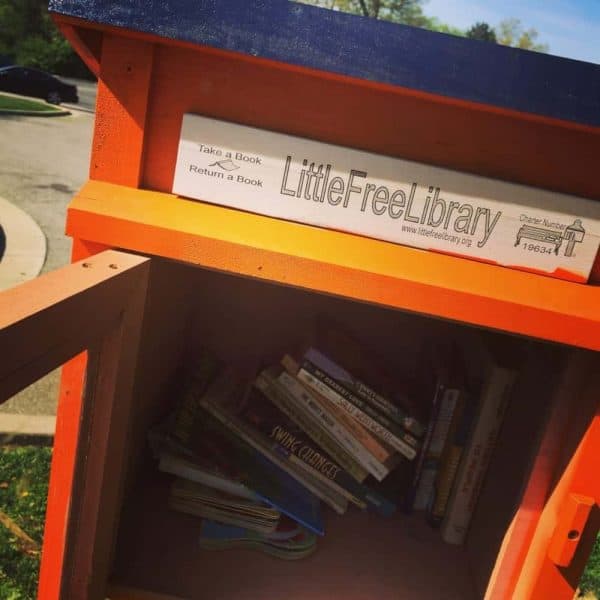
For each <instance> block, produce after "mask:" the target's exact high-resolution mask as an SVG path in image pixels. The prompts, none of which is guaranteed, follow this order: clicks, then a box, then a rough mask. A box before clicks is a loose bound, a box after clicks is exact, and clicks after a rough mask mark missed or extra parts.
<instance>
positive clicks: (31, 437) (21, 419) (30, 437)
mask: <svg viewBox="0 0 600 600" xmlns="http://www.w3.org/2000/svg"><path fill="white" fill-rule="evenodd" d="M55 428H56V417H55V416H54V415H23V414H18V413H5V412H0V445H9V444H13V445H24V444H33V445H48V444H52V440H53V439H54V430H55Z"/></svg>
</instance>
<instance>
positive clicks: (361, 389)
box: [305, 348, 424, 437]
mask: <svg viewBox="0 0 600 600" xmlns="http://www.w3.org/2000/svg"><path fill="white" fill-rule="evenodd" d="M305 358H306V360H307V361H308V362H311V363H312V364H313V365H315V367H317V368H319V369H321V370H322V371H324V372H325V373H327V375H329V376H330V377H331V378H332V379H334V380H335V381H337V382H338V383H339V384H340V385H341V386H343V387H345V388H346V389H347V390H348V391H349V392H352V393H355V394H358V396H359V397H361V398H362V399H363V400H365V401H366V402H368V403H369V404H371V405H372V406H373V407H374V408H376V409H378V410H379V411H381V412H383V413H384V414H386V415H387V416H388V417H389V418H390V419H392V420H393V421H395V422H396V423H398V425H400V426H402V427H404V428H405V429H406V430H407V431H408V432H410V433H412V434H413V435H415V436H417V437H421V436H422V435H423V433H424V428H423V426H422V425H421V423H419V422H418V421H417V420H416V419H415V418H414V417H411V416H410V414H409V413H408V411H406V410H404V409H403V408H402V407H400V406H397V405H395V404H393V403H392V402H390V401H389V400H388V399H387V398H385V397H384V396H382V395H381V394H378V393H377V392H376V391H375V390H373V389H371V388H370V387H369V386H368V385H366V384H365V383H363V382H362V381H360V380H359V379H356V378H355V377H353V376H352V375H351V374H350V373H348V372H347V371H346V370H345V369H343V368H342V367H340V366H339V365H338V364H336V363H335V362H334V361H333V360H331V359H330V358H329V357H328V356H325V355H324V354H322V353H321V352H319V351H318V350H316V349H314V348H310V349H309V350H308V351H307V353H306V354H305ZM336 373H343V375H344V380H343V381H342V380H340V379H339V377H336V375H335V374H336Z"/></svg>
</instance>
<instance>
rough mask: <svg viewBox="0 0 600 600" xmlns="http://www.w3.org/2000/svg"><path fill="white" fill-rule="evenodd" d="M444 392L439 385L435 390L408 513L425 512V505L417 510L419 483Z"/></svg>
mask: <svg viewBox="0 0 600 600" xmlns="http://www.w3.org/2000/svg"><path fill="white" fill-rule="evenodd" d="M443 392H444V386H443V385H441V384H439V383H438V384H437V385H436V388H435V393H434V395H433V401H432V404H431V412H430V416H429V421H428V423H427V429H426V431H425V436H424V438H423V444H422V446H421V451H420V452H419V455H418V457H417V464H416V466H415V473H414V476H413V480H412V482H411V485H410V489H409V491H408V493H407V494H406V498H405V501H404V506H403V508H404V510H405V511H407V512H410V511H412V510H424V508H425V506H426V504H425V505H423V508H420V509H417V508H416V497H417V490H418V488H419V482H420V481H421V477H422V474H423V470H424V468H425V460H426V458H427V454H428V452H429V445H430V444H431V437H432V436H433V431H434V429H435V423H436V420H437V414H438V411H439V409H440V402H441V399H442V396H443Z"/></svg>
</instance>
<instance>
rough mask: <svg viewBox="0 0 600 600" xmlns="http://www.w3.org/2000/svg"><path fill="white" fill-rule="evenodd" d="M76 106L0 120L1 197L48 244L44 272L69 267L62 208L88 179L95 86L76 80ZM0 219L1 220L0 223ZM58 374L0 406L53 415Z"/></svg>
mask: <svg viewBox="0 0 600 600" xmlns="http://www.w3.org/2000/svg"><path fill="white" fill-rule="evenodd" d="M75 83H76V84H77V86H78V90H79V95H80V98H81V102H80V104H77V105H64V106H65V108H67V109H68V110H70V111H72V114H71V115H69V116H66V117H53V118H41V117H24V116H6V115H0V140H1V143H0V197H3V198H5V199H6V200H8V201H9V202H11V203H12V204H14V205H16V206H18V207H19V208H21V209H23V210H24V211H25V212H26V213H28V214H29V215H30V216H31V217H32V218H33V219H34V220H35V221H36V222H37V224H38V225H39V226H40V227H41V229H42V231H43V233H44V235H45V236H46V240H47V255H46V261H45V263H44V266H43V268H42V273H43V272H46V271H51V270H53V269H56V268H58V267H60V266H63V265H66V264H68V262H69V257H70V250H71V240H70V238H68V237H66V236H65V234H64V226H65V217H66V208H67V205H68V203H69V202H70V200H71V198H72V197H73V195H74V194H75V193H76V191H77V190H78V189H79V188H80V187H81V186H82V185H83V183H84V182H85V181H86V180H87V178H88V169H89V160H90V148H91V141H92V131H93V124H94V114H93V108H94V106H95V84H91V83H89V82H80V81H75ZM1 218H2V215H0V222H1ZM57 386H58V373H57V372H54V373H52V374H50V375H49V376H47V377H45V378H43V379H42V380H40V381H39V382H37V383H36V384H34V385H33V386H31V387H30V388H28V389H27V390H24V391H23V392H21V393H20V394H18V395H17V396H15V398H13V399H11V400H9V401H8V402H7V403H5V404H4V405H2V406H1V407H0V411H6V412H18V413H22V414H53V413H54V412H55V411H56V398H57V389H58V388H57Z"/></svg>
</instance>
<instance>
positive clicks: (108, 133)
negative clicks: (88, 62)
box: [90, 35, 154, 187]
mask: <svg viewBox="0 0 600 600" xmlns="http://www.w3.org/2000/svg"><path fill="white" fill-rule="evenodd" d="M153 53H154V46H153V45H152V44H149V43H146V42H141V41H137V40H132V39H127V38H124V37H117V36H109V35H107V36H105V37H104V40H103V42H102V58H101V63H100V76H99V80H98V94H97V99H96V121H95V128H94V137H93V140H92V157H91V164H90V175H91V177H93V178H95V179H100V180H103V181H110V182H113V183H119V184H122V185H130V186H134V187H135V186H137V185H139V182H140V178H141V172H142V161H143V155H144V132H145V125H146V110H147V107H148V94H149V89H150V81H151V75H152V59H153Z"/></svg>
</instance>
